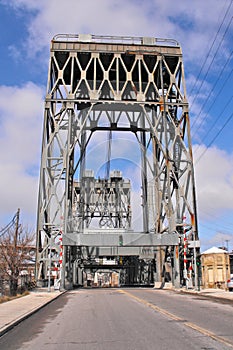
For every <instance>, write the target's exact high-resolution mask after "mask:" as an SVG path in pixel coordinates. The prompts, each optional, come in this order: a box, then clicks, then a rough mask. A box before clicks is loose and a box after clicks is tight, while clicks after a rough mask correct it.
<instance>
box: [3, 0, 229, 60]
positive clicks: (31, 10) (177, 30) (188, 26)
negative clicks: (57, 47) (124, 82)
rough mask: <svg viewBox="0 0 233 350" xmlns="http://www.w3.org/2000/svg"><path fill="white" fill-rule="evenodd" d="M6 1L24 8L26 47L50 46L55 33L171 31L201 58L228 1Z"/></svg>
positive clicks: (187, 50)
mask: <svg viewBox="0 0 233 350" xmlns="http://www.w3.org/2000/svg"><path fill="white" fill-rule="evenodd" d="M4 3H5V6H12V7H13V8H14V9H17V10H18V11H28V14H29V16H28V23H27V28H28V38H27V40H26V41H27V42H26V45H25V48H27V49H28V50H29V53H30V54H32V53H34V54H37V53H38V52H39V51H41V50H44V49H45V48H46V50H47V49H48V45H49V42H50V40H51V38H52V37H53V36H54V35H55V34H57V33H76V34H77V33H87V32H88V33H91V34H97V35H129V36H130V35H131V36H155V37H164V38H167V37H171V38H175V39H177V40H178V41H180V42H181V44H182V46H183V47H184V48H185V56H186V59H189V60H190V61H193V62H194V63H197V64H200V58H201V59H202V58H204V57H205V53H206V50H207V48H208V47H209V45H210V43H211V40H212V39H213V33H214V32H215V31H216V27H217V26H218V25H219V24H220V21H221V19H222V17H223V15H224V12H225V9H226V6H225V7H224V6H223V4H222V3H221V2H220V1H218V0H211V1H210V0H209V1H204V2H203V1H202V0H197V1H195V2H184V1H183V0H178V1H176V6H174V4H173V3H171V1H170V0H165V1H163V2H161V1H160V0H154V1H132V0H112V1H109V0H96V1H92V0H85V1H84V0H67V1H62V0H50V1H46V0H41V1H39V2H35V1H34V0H9V1H4Z"/></svg>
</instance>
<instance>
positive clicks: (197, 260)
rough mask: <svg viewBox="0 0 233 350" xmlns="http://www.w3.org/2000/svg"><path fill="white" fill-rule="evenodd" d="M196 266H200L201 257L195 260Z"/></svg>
mask: <svg viewBox="0 0 233 350" xmlns="http://www.w3.org/2000/svg"><path fill="white" fill-rule="evenodd" d="M196 265H197V266H201V255H198V256H197V258H196Z"/></svg>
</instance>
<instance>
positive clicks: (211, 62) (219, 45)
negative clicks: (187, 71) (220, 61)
mask: <svg viewBox="0 0 233 350" xmlns="http://www.w3.org/2000/svg"><path fill="white" fill-rule="evenodd" d="M232 19H233V17H231V19H230V21H229V23H228V25H227V27H226V29H225V32H224V34H223V36H222V39H221V41H220V42H219V44H218V47H217V49H216V51H215V53H214V55H213V57H212V60H211V61H210V63H209V65H208V68H207V71H206V73H205V75H204V77H203V79H202V82H201V85H200V86H199V89H198V91H197V93H196V94H195V96H194V99H193V100H192V103H191V106H190V109H191V107H192V105H193V104H194V102H195V100H196V98H197V96H198V95H199V92H200V90H201V88H202V86H203V84H204V82H205V80H206V77H207V75H208V74H209V71H210V68H211V66H212V64H213V62H214V60H215V58H216V56H217V53H218V51H219V49H220V47H221V45H222V43H223V40H224V38H225V36H226V34H227V32H228V30H229V27H230V25H231V22H232ZM196 122H197V118H196V119H195V120H194V122H193V125H192V127H193V126H194V125H195V124H196Z"/></svg>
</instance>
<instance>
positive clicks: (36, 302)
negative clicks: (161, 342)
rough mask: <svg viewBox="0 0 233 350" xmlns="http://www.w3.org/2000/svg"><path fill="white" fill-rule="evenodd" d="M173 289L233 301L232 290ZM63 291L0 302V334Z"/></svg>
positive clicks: (44, 291) (37, 292)
mask: <svg viewBox="0 0 233 350" xmlns="http://www.w3.org/2000/svg"><path fill="white" fill-rule="evenodd" d="M173 291H175V292H177V293H190V294H195V295H197V294H198V295H200V296H205V297H208V298H212V297H213V298H221V299H225V300H228V301H229V300H230V301H232V302H233V292H228V291H225V290H221V289H201V290H200V291H196V290H194V289H178V290H174V289H173ZM63 293H64V292H59V291H54V290H52V291H51V292H48V290H47V288H39V289H35V290H34V291H32V292H30V294H29V295H27V296H24V297H21V298H18V299H13V300H11V301H8V302H5V303H3V304H0V336H2V335H3V334H4V333H6V332H7V331H8V330H9V329H11V328H13V327H14V326H15V325H17V324H18V323H20V322H21V321H22V320H24V319H25V318H27V317H29V316H30V315H32V314H33V313H34V312H36V311H37V310H39V309H41V308H42V307H43V306H45V305H47V304H48V303H50V302H51V301H52V300H54V299H56V298H58V297H59V296H60V295H62V294H63Z"/></svg>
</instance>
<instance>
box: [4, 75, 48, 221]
mask: <svg viewBox="0 0 233 350" xmlns="http://www.w3.org/2000/svg"><path fill="white" fill-rule="evenodd" d="M42 101H43V100H42V89H41V88H40V87H38V86H36V85H34V84H33V83H30V82H29V83H27V84H26V85H24V86H22V87H17V86H16V87H8V86H0V124H1V131H0V148H1V152H0V173H1V182H0V193H1V199H2V200H1V202H0V212H1V217H4V216H7V215H11V214H12V213H14V211H16V210H17V208H18V207H19V208H21V211H22V213H23V212H24V213H25V214H26V213H27V214H30V215H32V216H34V218H33V219H34V220H35V213H36V201H37V190H38V177H37V176H38V169H39V159H40V149H41V146H40V144H41V129H42V117H43V110H42V108H43V102H42Z"/></svg>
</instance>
